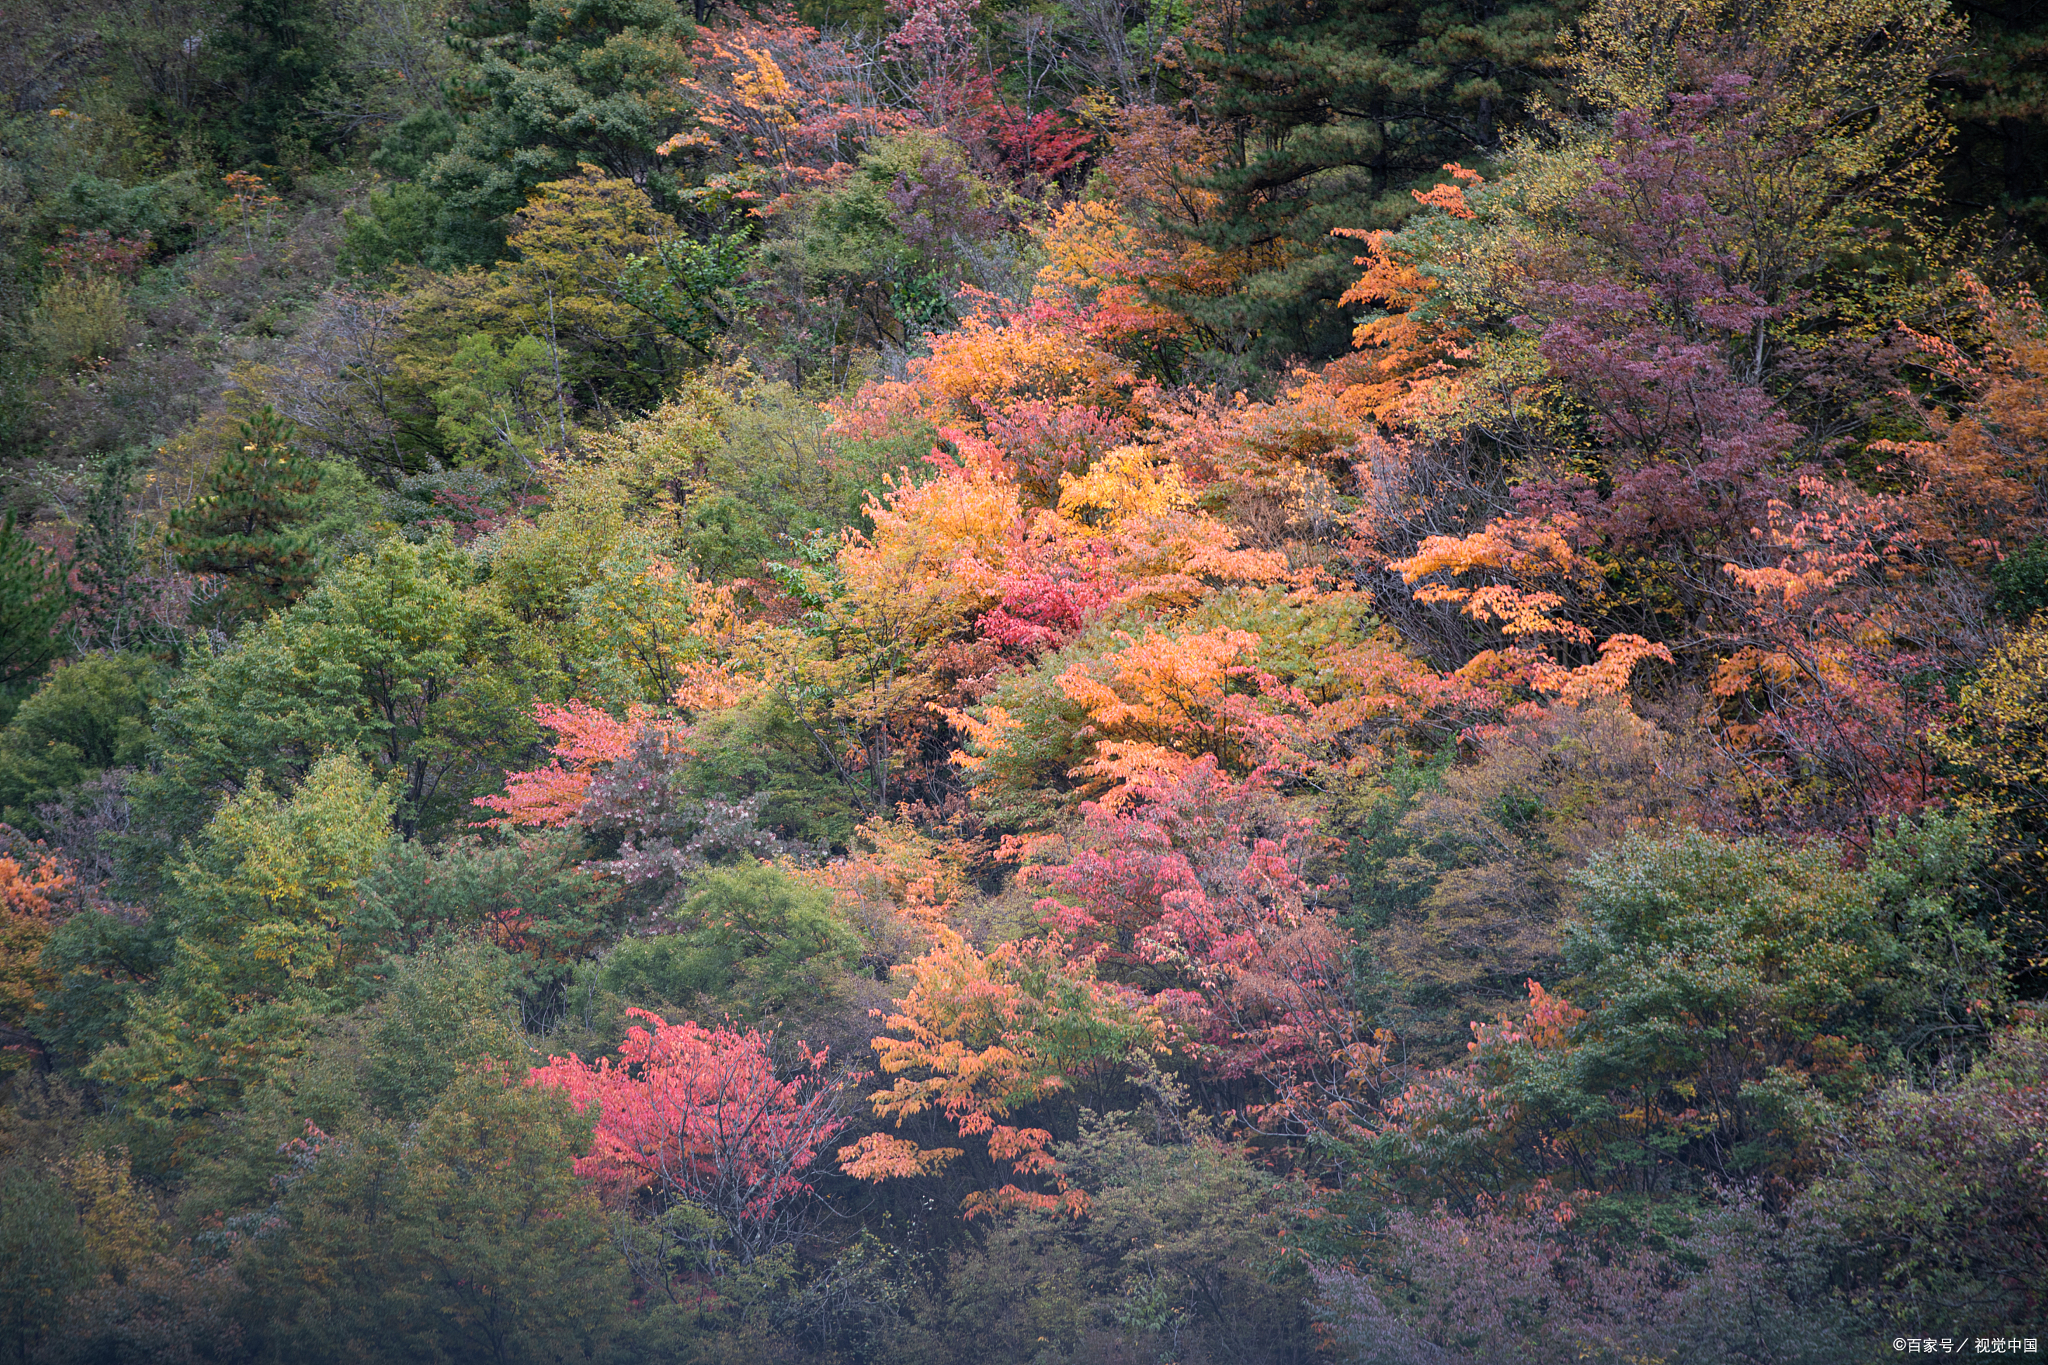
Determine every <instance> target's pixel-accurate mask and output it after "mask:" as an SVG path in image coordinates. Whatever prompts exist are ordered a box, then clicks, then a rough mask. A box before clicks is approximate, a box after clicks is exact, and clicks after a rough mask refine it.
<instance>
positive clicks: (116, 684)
mask: <svg viewBox="0 0 2048 1365" xmlns="http://www.w3.org/2000/svg"><path fill="white" fill-rule="evenodd" d="M157 675H158V666H157V665H156V664H155V663H154V662H153V661H151V660H148V659H143V658H138V657H137V656H135V655H132V654H95V655H89V656H87V657H86V658H83V659H79V660H77V661H76V662H74V663H71V664H69V665H67V666H65V667H63V668H59V669H58V670H57V671H56V672H55V673H53V674H52V675H51V677H50V680H49V681H48V682H46V683H44V684H43V685H42V687H41V688H39V689H38V690H37V691H36V693H35V695H34V696H32V697H30V698H29V699H28V700H27V701H25V702H23V703H22V704H21V708H20V709H19V710H17V711H16V712H15V713H14V719H13V720H12V721H10V722H9V723H8V726H7V728H6V729H5V730H4V731H0V820H4V821H6V822H7V823H8V824H10V825H13V826H14V827H15V828H16V829H20V830H23V831H25V832H27V833H29V834H41V833H42V828H41V824H40V818H41V817H40V816H39V814H38V812H37V808H38V807H39V806H41V805H42V804H44V803H45V802H50V801H55V800H57V799H58V798H59V797H60V796H61V795H62V794H63V793H64V792H65V791H66V790H67V789H69V788H73V787H76V786H77V785H78V784H80V783H81V782H84V781H87V780H88V779H90V778H93V777H96V776H98V775H99V774H100V773H102V772H104V771H106V770H107V769H108V768H129V767H135V766H137V765H139V764H140V763H141V762H142V761H143V758H144V756H145V755H146V754H147V753H148V749H149V726H148V716H149V697H150V693H151V692H152V690H153V689H154V687H155V685H156V682H157Z"/></svg>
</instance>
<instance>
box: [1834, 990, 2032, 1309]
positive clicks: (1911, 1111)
mask: <svg viewBox="0 0 2048 1365" xmlns="http://www.w3.org/2000/svg"><path fill="white" fill-rule="evenodd" d="M1845 1136H1846V1138H1847V1141H1845V1142H1844V1143H1843V1144H1842V1145H1841V1147H1840V1149H1839V1151H1838V1153H1837V1156H1836V1159H1835V1161H1834V1163H1833V1164H1832V1166H1831V1167H1830V1169H1829V1171H1828V1173H1827V1175H1826V1176H1825V1177H1824V1178H1823V1179H1822V1180H1821V1181H1820V1182H1819V1183H1818V1184H1817V1185H1816V1186H1815V1187H1814V1189H1813V1191H1812V1193H1811V1195H1810V1197H1809V1200H1808V1204H1807V1208H1808V1209H1810V1210H1811V1211H1812V1214H1817V1215H1819V1219H1817V1221H1820V1220H1821V1219H1824V1220H1825V1223H1826V1224H1829V1225H1832V1226H1833V1227H1836V1228H1839V1229H1840V1232H1839V1233H1838V1234H1837V1236H1838V1237H1839V1239H1840V1240H1839V1245H1841V1246H1842V1247H1844V1248H1845V1249H1846V1250H1847V1251H1848V1255H1847V1257H1846V1258H1845V1259H1846V1260H1847V1262H1848V1264H1849V1266H1851V1267H1853V1273H1854V1275H1855V1278H1856V1281H1857V1288H1858V1290H1859V1291H1860V1294H1859V1296H1861V1295H1862V1294H1867V1295H1869V1296H1870V1297H1871V1298H1873V1299H1875V1300H1876V1301H1877V1302H1878V1303H1879V1304H1880V1305H1882V1307H1883V1308H1885V1309H1886V1310H1888V1315H1889V1316H1890V1317H1891V1318H1892V1320H1893V1321H1895V1322H1898V1323H1900V1324H1901V1325H1903V1324H1905V1323H1908V1322H1916V1321H1919V1320H1921V1319H1922V1318H1923V1317H1926V1316H1930V1315H1938V1316H1939V1317H1940V1318H1941V1320H1942V1321H1944V1322H1948V1323H1952V1324H1954V1327H1955V1329H1958V1334H1959V1335H1960V1334H1961V1333H1962V1332H1967V1333H1968V1334H1970V1335H1978V1334H1983V1335H1991V1334H1994V1333H1997V1332H2001V1331H2003V1330H2005V1329H2003V1328H2002V1327H2000V1326H1999V1324H2000V1323H2005V1322H2034V1321H2038V1320H2039V1319H2040V1316H2041V1313H2042V1311H2043V1309H2044V1308H2048V1300H2044V1289H2043V1287H2044V1286H2048V1160H2044V1155H2043V1146H2042V1143H2043V1139H2044V1137H2048V1033H2044V1032H2043V1030H2042V1028H2041V1022H2040V1018H2039V1016H2038V1015H2034V1014H2032V1013H2031V1012H2029V1013H2027V1014H2025V1015H2023V1016H2022V1019H2021V1022H2020V1024H2019V1025H2018V1026H2017V1027H2014V1028H2010V1029H2006V1030H2002V1031H2001V1032H2000V1033H1999V1034H1998V1035H1997V1037H1996V1038H1995V1039H1994V1040H1993V1045H1992V1049H1991V1053H1990V1055H1989V1056H1988V1057H1986V1058H1985V1059H1984V1060H1983V1061H1981V1062H1980V1063H1979V1064H1978V1065H1977V1066H1976V1067H1975V1068H1974V1069H1972V1070H1971V1071H1970V1073H1969V1074H1968V1075H1967V1076H1965V1077H1963V1078H1962V1079H1961V1080H1960V1081H1959V1082H1958V1083H1956V1084H1954V1085H1951V1086H1948V1087H1945V1088H1943V1089H1941V1090H1937V1091H1933V1092H1928V1091H1924V1090H1916V1089H1910V1088H1907V1087H1903V1086H1901V1087H1896V1088H1893V1089H1889V1090H1886V1091H1884V1092H1883V1093H1882V1094H1880V1095H1879V1096H1877V1097H1876V1100H1875V1103H1873V1104H1872V1106H1871V1107H1870V1108H1869V1109H1868V1110H1867V1111H1865V1112H1864V1113H1863V1114H1861V1115H1859V1116H1858V1117H1857V1118H1856V1120H1855V1121H1854V1122H1853V1123H1852V1124H1851V1125H1850V1127H1849V1130H1848V1132H1847V1133H1846V1134H1845ZM1809 1216H1811V1215H1809ZM1944 1330H1948V1329H1944Z"/></svg>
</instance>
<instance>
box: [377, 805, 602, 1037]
mask: <svg viewBox="0 0 2048 1365" xmlns="http://www.w3.org/2000/svg"><path fill="white" fill-rule="evenodd" d="M585 852H586V850H585V848H584V846H583V842H582V838H581V836H580V835H579V834H578V833H577V832H576V831H573V830H537V831H532V832H528V833H525V834H523V835H522V836H521V837H520V838H519V839H518V841H517V842H514V843H503V844H501V843H492V842H487V841H485V840H483V839H479V838H476V837H474V836H463V837H458V838H454V839H449V840H447V841H445V842H443V843H441V844H439V845H437V846H435V847H432V848H429V847H427V846H426V845H424V844H422V843H420V842H419V841H418V840H413V839H406V840H398V841H394V842H393V843H392V844H391V845H389V846H388V847H387V848H386V849H385V851H384V853H383V856H382V857H381V858H380V859H379V860H378V862H377V865H376V866H375V867H374V868H372V869H371V871H370V872H369V874H368V875H367V876H365V877H364V878H363V881H362V883H361V885H360V886H359V887H358V888H357V897H358V900H359V904H358V906H357V909H356V912H355V915H354V917H353V919H352V920H351V921H350V924H349V927H348V930H347V932H346V934H345V935H344V942H345V944H347V945H349V951H350V952H351V954H352V955H353V956H355V957H357V958H358V959H359V961H360V963H361V965H360V966H359V967H358V968H357V972H358V976H359V977H360V978H362V979H361V982H360V984H359V986H358V989H360V990H362V991H364V992H366V993H367V992H370V991H372V990H373V989H374V987H375V984H376V982H377V980H380V979H381V978H382V977H383V976H385V975H386V974H388V972H389V971H390V970H391V967H390V960H391V959H392V958H397V957H410V956H412V955H413V954H416V953H419V952H422V951H426V950H428V949H430V948H432V949H446V948H447V947H448V946H449V945H450V944H452V943H457V942H461V941H464V940H466V939H469V938H476V937H481V938H483V939H485V940H487V941H489V942H491V943H493V944H495V945H496V946H497V947H498V948H499V949H501V950H502V951H503V952H504V953H505V954H506V961H507V964H508V970H509V971H510V973H511V977H512V980H513V981H514V983H515V984H516V985H517V987H518V989H519V993H520V995H521V996H522V1003H523V1004H524V1005H525V1006H526V1009H527V1012H528V1016H529V1017H530V1018H531V1019H532V1020H533V1021H534V1022H535V1023H536V1024H537V1025H538V1024H543V1023H545V1022H546V1021H547V1018H548V1016H549V1015H550V1014H552V1013H553V1012H554V1011H555V1010H556V1009H558V1008H559V1006H560V1003H561V998H562V991H563V987H564V986H565V985H566V983H567V981H568V977H569V974H570V971H571V969H572V968H573V967H574V965H575V964H576V963H577V962H579V961H580V960H582V959H584V958H585V957H587V956H589V955H590V954H592V953H594V952H595V951H596V949H597V948H598V946H599V944H600V943H601V942H602V941H603V940H604V939H605V938H606V937H607V935H608V934H609V932H610V931H611V930H612V929H613V927H614V925H615V922H616V920H617V918H618V913H619V902H620V893H619V887H618V886H617V885H616V883H614V882H612V881H609V880H603V879H600V878H599V877H597V876H596V875H595V874H593V873H592V872H590V871H589V870H588V869H586V868H585V866H584V863H583V858H584V854H585Z"/></svg>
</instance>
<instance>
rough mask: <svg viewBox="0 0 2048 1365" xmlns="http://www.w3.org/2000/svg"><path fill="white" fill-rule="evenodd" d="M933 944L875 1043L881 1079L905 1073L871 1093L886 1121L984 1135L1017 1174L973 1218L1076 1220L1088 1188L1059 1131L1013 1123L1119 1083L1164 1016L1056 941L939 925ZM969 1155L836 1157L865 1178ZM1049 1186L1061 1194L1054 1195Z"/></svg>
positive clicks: (888, 1140) (935, 1150)
mask: <svg viewBox="0 0 2048 1365" xmlns="http://www.w3.org/2000/svg"><path fill="white" fill-rule="evenodd" d="M933 935H934V940H935V942H934V946H933V948H932V950H931V951H930V952H928V953H926V954H924V955H923V956H922V957H919V958H918V959H917V960H916V961H914V962H912V963H911V964H909V966H907V967H904V968H901V969H900V970H902V971H903V972H904V973H906V974H907V975H908V976H909V977H910V978H911V981H912V985H911V988H910V992H909V993H908V994H907V995H906V996H905V997H904V998H903V1001H902V1003H901V1005H900V1006H898V1008H897V1011H896V1012H895V1013H894V1014H891V1015H889V1016H887V1018H886V1019H885V1020H884V1024H885V1026H886V1027H887V1028H888V1030H889V1032H888V1033H885V1034H883V1035H882V1036H880V1037H878V1038H876V1039H875V1051H876V1053H877V1054H878V1055H879V1057H880V1064H881V1068H882V1070H883V1071H884V1072H886V1073H888V1074H889V1075H892V1076H894V1077H896V1081H895V1083H894V1084H893V1085H891V1086H890V1087H889V1088H888V1089H887V1090H878V1091H876V1092H875V1093H874V1094H873V1095H871V1096H870V1097H869V1102H870V1103H871V1104H872V1105H873V1106H874V1112H875V1115H876V1117H878V1118H882V1119H888V1120H893V1122H894V1123H895V1125H896V1126H897V1127H899V1128H900V1127H901V1126H902V1125H903V1123H904V1121H905V1120H907V1119H911V1118H914V1117H916V1116H918V1115H920V1114H924V1113H927V1112H934V1111H935V1112H937V1113H938V1114H940V1115H942V1116H943V1117H944V1118H945V1120H946V1121H947V1122H948V1123H950V1124H951V1125H953V1127H954V1129H955V1130H956V1131H957V1132H958V1133H959V1135H960V1136H961V1137H962V1138H963V1139H965V1138H978V1139H980V1140H981V1142H982V1144H983V1145H984V1146H985V1148H986V1150H987V1154H988V1157H989V1159H990V1160H991V1162H993V1163H1000V1164H1001V1165H1002V1166H1006V1167H1008V1168H1009V1170H1010V1171H1011V1172H1012V1173H1014V1174H1016V1175H1019V1176H1024V1177H1035V1178H1037V1179H1038V1182H1039V1183H1038V1185H1037V1187H1035V1188H1028V1189H1027V1188H1025V1187H1024V1186H1022V1185H1019V1184H1017V1183H1016V1182H1015V1181H1005V1182H1004V1183H1003V1184H1002V1185H1001V1186H1000V1187H999V1188H997V1189H995V1190H976V1191H974V1192H973V1193H971V1194H969V1195H968V1196H967V1199H966V1201H965V1204H964V1205H963V1207H964V1208H965V1209H966V1211H967V1214H968V1216H969V1217H973V1216H975V1215H976V1214H978V1213H992V1212H996V1211H999V1210H1002V1209H1007V1208H1033V1209H1038V1210H1041V1211H1043V1212H1047V1213H1067V1214H1071V1215H1073V1216H1076V1217H1079V1216H1080V1215H1082V1214H1083V1213H1085V1212H1087V1209H1088V1196H1087V1194H1086V1192H1085V1191H1082V1190H1079V1189H1076V1188H1074V1187H1073V1186H1072V1185H1071V1184H1070V1183H1069V1182H1068V1181H1067V1179H1066V1177H1065V1175H1064V1174H1063V1173H1062V1171H1061V1170H1060V1166H1059V1163H1058V1161H1057V1160H1055V1159H1054V1157H1053V1155H1052V1153H1051V1151H1050V1147H1051V1144H1052V1133H1051V1131H1050V1130H1049V1129H1046V1128H1042V1127H1037V1126H1025V1125H1020V1124H1016V1123H1011V1122H1006V1121H1005V1120H1009V1119H1012V1118H1014V1117H1016V1116H1018V1115H1019V1114H1020V1113H1023V1112H1027V1111H1033V1110H1037V1111H1040V1112H1042V1111H1044V1110H1045V1108H1046V1107H1047V1106H1050V1105H1053V1104H1055V1103H1057V1102H1058V1101H1060V1100H1061V1099H1062V1098H1065V1097H1067V1096H1070V1095H1071V1094H1072V1091H1073V1087H1074V1084H1075V1082H1076V1081H1077V1080H1085V1079H1088V1078H1094V1079H1097V1080H1103V1079H1116V1080H1120V1079H1121V1077H1122V1074H1123V1071H1124V1069H1125V1068H1127V1067H1128V1066H1130V1065H1131V1064H1132V1063H1133V1062H1134V1061H1135V1060H1136V1059H1137V1058H1138V1057H1139V1056H1140V1055H1142V1054H1148V1053H1151V1052H1154V1051H1158V1050H1161V1049H1162V1048H1163V1046H1164V1042H1163V1040H1164V1038H1165V1034H1166V1030H1165V1026H1164V1024H1163V1023H1162V1021H1161V1020H1160V1018H1159V1015H1158V1013H1157V1012H1156V1011H1155V1010H1154V1009H1152V1008H1151V1007H1150V1006H1149V1005H1148V1004H1146V1003H1145V1002H1143V1001H1142V1000H1140V999H1138V998H1136V997H1135V996H1134V995H1133V994H1132V993H1131V992H1129V991H1128V990H1125V989H1122V988H1119V987H1116V986H1112V985H1110V984H1108V983H1106V982H1103V981H1101V980H1099V979H1097V977H1096V974H1095V970H1094V966H1093V964H1092V962H1091V961H1090V960H1089V959H1088V958H1086V957H1085V956H1082V957H1076V956H1075V955H1073V954H1072V953H1071V952H1070V951H1069V949H1068V945H1067V944H1065V943H1064V942H1063V941H1061V940H1060V939H1058V938H1034V939H1025V940H1021V941H1018V942H1014V943H1005V944H1002V945H1000V946H999V947H997V948H995V949H994V950H992V951H990V952H988V953H986V954H984V953H981V952H979V951H977V950H976V949H975V948H974V946H973V945H972V944H970V943H968V942H967V940H966V939H965V938H963V937H962V936H961V935H960V934H959V933H958V932H956V931H954V930H953V929H951V928H948V927H946V926H944V925H938V926H934V929H933ZM962 1155H963V1149H962V1148H958V1147H923V1146H920V1145H918V1144H917V1143H916V1142H913V1141H911V1140H909V1139H907V1138H902V1137H897V1136H895V1135H894V1134H891V1133H871V1134H869V1135H867V1136H866V1137H864V1138H862V1139H861V1140H860V1141H859V1142H857V1143H855V1144H853V1145H852V1146H850V1147H844V1148H841V1149H840V1152H839V1162H840V1166H841V1169H843V1170H844V1171H846V1173H847V1174H849V1175H852V1176H854V1177H856V1178H858V1179H862V1180H877V1181H879V1180H887V1179H891V1178H903V1177H910V1176H917V1175H924V1174H928V1173H931V1172H934V1171H937V1170H939V1169H940V1168H942V1167H944V1166H946V1165H948V1164H949V1163H951V1162H952V1161H953V1160H955V1159H956V1158H958V1157H960V1156H962ZM1045 1182H1050V1186H1051V1187H1050V1188H1049V1189H1048V1188H1045Z"/></svg>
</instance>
